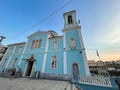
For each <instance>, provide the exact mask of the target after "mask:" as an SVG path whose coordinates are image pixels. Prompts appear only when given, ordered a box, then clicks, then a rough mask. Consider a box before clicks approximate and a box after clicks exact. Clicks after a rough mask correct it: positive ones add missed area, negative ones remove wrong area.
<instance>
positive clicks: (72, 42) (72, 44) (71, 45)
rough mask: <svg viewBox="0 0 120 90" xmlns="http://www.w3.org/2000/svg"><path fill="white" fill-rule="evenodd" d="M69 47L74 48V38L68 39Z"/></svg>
mask: <svg viewBox="0 0 120 90" xmlns="http://www.w3.org/2000/svg"><path fill="white" fill-rule="evenodd" d="M70 48H71V49H72V50H75V49H76V40H75V39H74V38H71V39H70Z"/></svg>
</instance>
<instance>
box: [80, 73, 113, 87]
mask: <svg viewBox="0 0 120 90" xmlns="http://www.w3.org/2000/svg"><path fill="white" fill-rule="evenodd" d="M78 78H79V83H84V84H91V85H98V86H108V87H112V85H111V81H110V78H109V77H102V76H82V75H79V76H78Z"/></svg>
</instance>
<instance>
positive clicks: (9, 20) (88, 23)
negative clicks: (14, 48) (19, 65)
mask: <svg viewBox="0 0 120 90" xmlns="http://www.w3.org/2000/svg"><path fill="white" fill-rule="evenodd" d="M68 2H70V3H69V4H68V5H66V6H65V7H64V8H61V7H63V6H64V5H65V4H66V3H68ZM60 8H61V9H60ZM58 9H60V10H58ZM56 10H58V11H57V12H55V11H56ZM71 10H76V14H77V20H78V19H79V20H80V25H81V27H82V28H81V32H82V37H83V41H84V46H85V48H86V55H87V59H88V60H96V61H97V60H99V59H98V57H97V54H96V50H97V51H98V53H99V56H100V58H101V60H102V61H107V60H119V59H120V0H0V36H1V35H3V36H5V37H6V39H5V40H4V41H3V42H2V44H4V45H8V44H13V43H19V42H26V41H27V36H29V35H31V34H32V33H34V32H36V31H38V30H42V31H48V30H54V31H56V32H57V33H58V34H59V35H62V29H63V28H64V20H63V13H64V12H67V11H71ZM54 12H55V13H54ZM52 13H54V14H52ZM51 14H52V15H51ZM50 15H51V16H50ZM46 17H48V18H47V19H46ZM37 23H39V24H37ZM36 24H37V25H36ZM34 25H36V26H35V27H32V26H34Z"/></svg>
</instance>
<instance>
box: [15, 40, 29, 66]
mask: <svg viewBox="0 0 120 90" xmlns="http://www.w3.org/2000/svg"><path fill="white" fill-rule="evenodd" d="M27 44H28V41H27V43H26V44H25V47H24V49H23V53H22V55H21V57H20V61H19V62H18V65H17V66H19V65H20V63H21V61H22V58H23V55H24V53H25V50H26V47H27Z"/></svg>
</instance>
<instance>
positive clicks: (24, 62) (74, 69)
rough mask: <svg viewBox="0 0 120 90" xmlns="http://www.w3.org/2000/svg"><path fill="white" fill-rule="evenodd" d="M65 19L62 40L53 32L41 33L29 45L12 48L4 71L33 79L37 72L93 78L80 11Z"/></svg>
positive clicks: (31, 37) (0, 66)
mask: <svg viewBox="0 0 120 90" xmlns="http://www.w3.org/2000/svg"><path fill="white" fill-rule="evenodd" d="M63 17H64V28H63V30H62V32H63V35H62V36H59V35H58V34H57V33H56V32H55V31H53V30H49V31H37V32H35V33H33V34H32V35H29V36H28V37H27V41H26V42H21V43H15V44H11V45H8V49H7V51H6V53H5V54H4V56H3V58H2V60H1V63H0V70H1V71H3V70H4V71H5V70H7V69H10V68H15V69H16V70H18V69H20V70H21V71H22V72H23V76H31V75H32V72H34V71H40V72H41V73H52V74H69V75H72V74H81V75H90V72H89V68H88V63H87V58H86V53H85V47H84V44H83V40H82V35H81V26H80V25H79V24H78V23H77V21H76V11H75V10H73V11H70V12H66V13H64V14H63Z"/></svg>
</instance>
